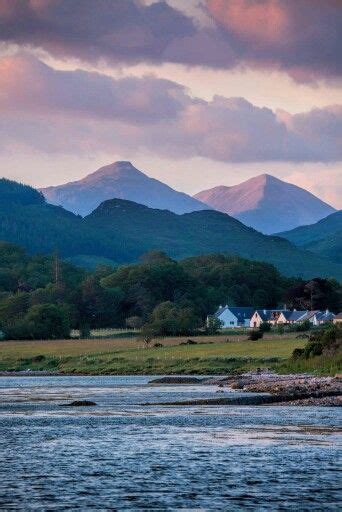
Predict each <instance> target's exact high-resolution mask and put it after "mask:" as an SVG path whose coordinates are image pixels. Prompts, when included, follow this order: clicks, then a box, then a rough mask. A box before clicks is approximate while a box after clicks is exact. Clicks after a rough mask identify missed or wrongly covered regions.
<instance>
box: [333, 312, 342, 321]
mask: <svg viewBox="0 0 342 512" xmlns="http://www.w3.org/2000/svg"><path fill="white" fill-rule="evenodd" d="M334 318H337V320H342V313H338V314H337V315H335V317H334Z"/></svg>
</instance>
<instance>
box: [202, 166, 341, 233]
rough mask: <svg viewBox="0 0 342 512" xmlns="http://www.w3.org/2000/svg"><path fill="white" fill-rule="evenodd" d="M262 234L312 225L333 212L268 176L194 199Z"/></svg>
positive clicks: (324, 204)
mask: <svg viewBox="0 0 342 512" xmlns="http://www.w3.org/2000/svg"><path fill="white" fill-rule="evenodd" d="M194 197H195V198H196V199H198V200H199V201H202V202H204V203H207V204H208V205H209V206H211V207H212V208H215V209H216V210H219V211H221V212H224V213H228V214H229V215H232V216H233V217H235V218H236V219H239V220H240V221H241V222H243V223H244V224H246V225H247V226H251V227H253V228H255V229H257V230H258V231H261V232H262V233H268V234H270V233H276V232H280V231H287V230H290V229H293V228H295V227H297V226H301V225H304V224H312V223H313V222H317V221H318V220H320V219H322V218H323V217H326V216H327V215H329V214H331V213H333V212H334V211H335V209H334V208H332V207H331V206H330V205H328V204H326V203H324V202H323V201H321V199H319V198H318V197H316V196H314V195H313V194H311V193H310V192H308V191H307V190H304V189H302V188H300V187H297V186H296V185H292V184H290V183H286V182H284V181H282V180H279V179H278V178H275V177H274V176H270V175H269V174H261V175H260V176H256V177H255V178H251V179H249V180H247V181H245V182H243V183H240V184H239V185H234V186H232V187H225V186H220V187H215V188H212V189H209V190H204V191H202V192H199V193H198V194H196V195H195V196H194Z"/></svg>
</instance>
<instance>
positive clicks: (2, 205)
mask: <svg viewBox="0 0 342 512" xmlns="http://www.w3.org/2000/svg"><path fill="white" fill-rule="evenodd" d="M0 240H4V241H7V242H13V243H16V244H19V245H21V246H23V247H25V248H26V249H27V250H28V251H29V252H30V253H31V254H35V253H45V254H46V253H51V252H54V251H56V250H57V251H58V252H59V254H60V256H61V257H69V256H78V255H90V256H93V257H106V258H110V259H113V260H114V261H115V262H116V261H119V262H124V261H127V250H126V246H125V241H124V240H123V238H122V237H121V236H120V235H119V234H118V235H117V237H116V239H115V240H110V239H108V238H107V237H106V236H105V235H103V234H102V233H101V232H100V231H98V230H97V229H93V228H91V227H90V226H87V225H86V224H85V223H84V222H83V220H82V217H80V216H78V215H75V214H73V213H71V212H69V211H67V210H64V208H62V207H60V206H53V205H50V204H47V203H46V201H45V199H44V197H43V195H42V194H41V193H40V192H38V191H37V190H35V189H34V188H32V187H29V186H27V185H21V184H19V183H16V182H14V181H9V180H6V179H1V180H0Z"/></svg>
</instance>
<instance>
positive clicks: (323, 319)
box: [314, 309, 335, 325]
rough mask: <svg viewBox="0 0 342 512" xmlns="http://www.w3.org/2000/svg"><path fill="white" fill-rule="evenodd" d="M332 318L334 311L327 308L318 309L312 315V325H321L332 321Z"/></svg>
mask: <svg viewBox="0 0 342 512" xmlns="http://www.w3.org/2000/svg"><path fill="white" fill-rule="evenodd" d="M334 318H335V315H334V313H331V312H330V311H329V310H328V309H327V310H326V311H318V313H316V314H315V317H314V325H322V324H326V323H329V322H333V320H334Z"/></svg>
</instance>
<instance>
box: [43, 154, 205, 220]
mask: <svg viewBox="0 0 342 512" xmlns="http://www.w3.org/2000/svg"><path fill="white" fill-rule="evenodd" d="M41 192H42V193H43V194H44V196H45V197H46V199H47V201H48V202H49V203H51V204H55V205H60V206H63V207H64V208H65V209H66V210H69V211H71V212H74V213H77V214H79V215H82V216H84V215H88V214H89V213H91V212H92V211H93V210H95V208H96V207H97V206H99V204H101V203H102V202H103V201H105V200H107V199H113V198H119V199H128V200H130V201H135V202H137V203H140V204H144V205H146V206H149V207H151V208H159V209H162V210H170V211H173V212H175V213H186V212H192V211H196V210H208V209H210V207H209V206H208V205H206V204H203V203H201V202H200V201H198V200H197V199H194V198H192V197H191V196H188V195H187V194H184V193H183V192H177V191H176V190H174V189H172V188H171V187H169V186H168V185H165V184H164V183H162V182H161V181H158V180H156V179H154V178H149V177H148V176H146V174H144V173H143V172H141V171H139V170H138V169H136V168H135V167H134V166H133V165H132V164H131V162H115V163H113V164H110V165H106V166H105V167H101V168H100V169H98V170H97V171H95V172H94V173H92V174H89V175H88V176H86V177H85V178H83V179H81V180H78V181H73V182H70V183H66V184H65V185H60V186H57V187H48V188H43V189H41Z"/></svg>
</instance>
